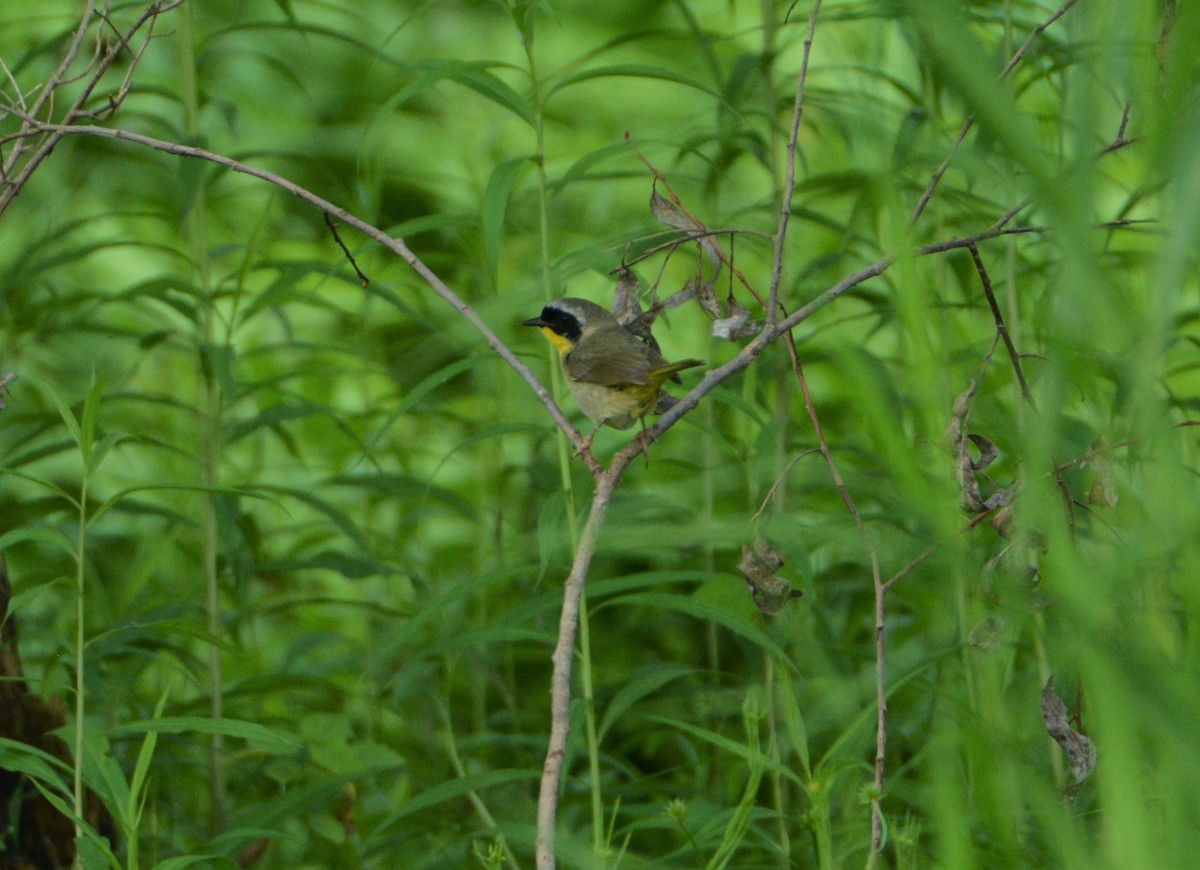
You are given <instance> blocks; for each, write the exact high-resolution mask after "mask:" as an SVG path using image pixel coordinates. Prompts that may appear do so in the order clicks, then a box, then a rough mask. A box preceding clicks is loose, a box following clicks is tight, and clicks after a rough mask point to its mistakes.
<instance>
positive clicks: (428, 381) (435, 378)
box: [363, 353, 492, 456]
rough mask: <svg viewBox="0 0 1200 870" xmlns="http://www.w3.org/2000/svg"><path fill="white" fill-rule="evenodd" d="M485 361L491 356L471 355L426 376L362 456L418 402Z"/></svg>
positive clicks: (392, 414)
mask: <svg viewBox="0 0 1200 870" xmlns="http://www.w3.org/2000/svg"><path fill="white" fill-rule="evenodd" d="M485 359H487V360H490V359H492V355H491V354H484V353H476V354H471V355H470V356H468V357H465V358H464V359H460V360H457V361H455V362H452V363H450V364H449V365H446V366H443V367H442V368H440V369H438V370H437V371H436V372H434V373H433V374H431V375H428V376H427V377H426V378H425V379H424V380H422V381H421V382H420V383H419V384H417V385H416V386H415V387H413V388H412V389H411V390H409V391H408V394H407V395H406V396H405V397H404V401H402V402H401V403H400V404H399V405H398V406H397V407H396V410H394V411H392V413H391V414H389V415H388V418H387V420H386V421H385V422H384V424H383V425H382V426H381V427H379V430H378V431H377V432H376V433H375V434H374V435H372V436H371V439H370V440H369V441H368V442H367V447H366V449H365V450H364V451H363V455H364V456H368V455H370V453H371V452H372V451H373V450H374V449H375V445H376V444H378V443H379V440H380V439H381V438H383V436H384V435H386V434H387V432H388V430H389V429H391V428H392V424H393V423H395V422H396V421H397V420H399V419H400V418H401V417H403V416H404V415H405V414H407V413H408V412H409V411H411V410H412V409H413V408H414V407H416V405H417V403H418V402H420V401H421V400H422V399H424V398H425V397H426V396H427V395H429V394H430V393H432V392H433V391H434V390H436V389H437V388H438V387H440V386H442V385H444V384H446V383H447V382H448V381H451V380H453V379H454V378H456V377H458V376H459V375H461V374H462V373H463V372H465V371H469V370H471V369H473V368H475V367H476V366H478V365H479V363H480V362H481V361H483V360H485Z"/></svg>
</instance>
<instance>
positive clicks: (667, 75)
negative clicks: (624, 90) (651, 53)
mask: <svg viewBox="0 0 1200 870" xmlns="http://www.w3.org/2000/svg"><path fill="white" fill-rule="evenodd" d="M614 77H623V78H624V77H627V78H635V79H657V80H659V81H664V82H673V83H675V84H679V85H685V86H686V87H689V88H694V89H696V90H698V91H700V92H701V93H704V94H708V95H709V96H710V97H716V98H717V99H719V100H721V102H722V103H724V102H725V101H724V99H723V98H722V96H721V94H720V93H719V92H718V91H715V90H713V89H712V88H710V87H709V86H708V85H706V84H704V83H703V82H701V81H700V80H699V79H694V78H692V77H691V76H685V75H683V74H682V73H677V72H675V71H674V70H670V69H666V68H665V67H661V66H651V65H649V64H644V63H620V64H612V65H610V66H599V67H593V68H592V69H586V70H583V71H581V72H577V73H572V74H571V75H569V76H565V77H564V78H561V79H559V80H558V81H557V82H555V83H554V84H553V85H552V86H551V87H550V88H548V89H547V90H546V100H547V101H549V99H550V97H552V96H554V94H556V93H558V92H559V91H561V90H565V89H566V88H569V87H571V86H572V85H577V84H579V83H580V82H587V81H593V80H594V79H603V78H614ZM725 105H726V106H727V107H728V104H725ZM730 108H731V107H730Z"/></svg>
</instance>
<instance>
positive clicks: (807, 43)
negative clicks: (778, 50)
mask: <svg viewBox="0 0 1200 870" xmlns="http://www.w3.org/2000/svg"><path fill="white" fill-rule="evenodd" d="M820 11H821V0H816V2H815V3H814V4H813V10H812V14H811V15H810V16H809V17H808V35H807V36H806V37H805V38H804V57H803V59H802V60H801V62H800V72H799V73H798V74H797V75H796V105H795V108H794V109H793V110H792V132H791V136H790V137H789V138H788V147H787V176H786V177H785V179H784V184H783V203H782V205H781V206H780V209H779V229H778V230H776V232H775V257H774V260H773V261H772V263H771V292H770V294H769V298H770V301H769V302H768V303H767V311H766V315H767V325H768V326H771V325H773V324H774V323H775V321H776V320H778V319H779V285H780V283H781V281H782V280H783V259H784V257H783V246H784V242H785V241H786V240H787V230H788V221H789V220H790V219H791V216H792V195H793V194H794V193H795V190H796V140H797V139H798V138H799V135H800V119H801V118H802V117H803V116H804V84H805V81H806V80H807V79H808V58H809V55H810V54H811V52H812V43H813V35H814V34H815V33H816V30H817V14H818V13H819V12H820Z"/></svg>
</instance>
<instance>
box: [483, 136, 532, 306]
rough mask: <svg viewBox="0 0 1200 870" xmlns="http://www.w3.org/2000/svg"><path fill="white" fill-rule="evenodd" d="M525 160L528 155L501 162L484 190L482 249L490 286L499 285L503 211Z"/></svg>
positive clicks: (526, 161)
mask: <svg viewBox="0 0 1200 870" xmlns="http://www.w3.org/2000/svg"><path fill="white" fill-rule="evenodd" d="M528 162H529V158H528V157H513V158H511V159H509V160H505V161H504V162H503V163H500V164H499V165H497V166H496V167H495V168H494V169H493V170H492V175H491V177H490V178H489V179H488V183H487V189H486V190H485V191H484V192H483V215H482V225H483V253H484V257H485V258H486V259H487V267H488V275H489V276H490V277H491V281H492V286H493V287H497V286H498V281H497V274H496V271H497V267H498V263H499V260H500V239H501V237H502V236H503V234H504V215H505V212H507V211H508V201H509V199H510V198H511V197H512V192H513V188H514V187H515V186H516V184H517V179H518V178H519V177H520V176H521V170H522V169H524V168H525V164H526V163H528Z"/></svg>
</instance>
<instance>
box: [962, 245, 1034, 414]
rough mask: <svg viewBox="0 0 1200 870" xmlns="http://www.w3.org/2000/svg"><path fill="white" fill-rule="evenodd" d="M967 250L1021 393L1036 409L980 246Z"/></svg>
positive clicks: (968, 247)
mask: <svg viewBox="0 0 1200 870" xmlns="http://www.w3.org/2000/svg"><path fill="white" fill-rule="evenodd" d="M967 250H968V251H970V252H971V259H972V260H974V261H975V270H976V271H977V272H978V273H979V281H980V283H982V284H983V295H984V296H985V297H987V303H988V306H989V307H990V308H991V309H992V318H993V319H994V320H995V323H996V332H997V334H999V336H1000V338H1001V339H1002V340H1003V341H1004V347H1005V348H1007V349H1008V357H1009V359H1010V360H1012V364H1013V371H1015V372H1016V374H1017V382H1018V383H1019V384H1020V385H1021V395H1022V396H1024V397H1025V401H1027V402H1028V403H1029V404H1030V406H1031V407H1032V408H1033V409H1034V410H1035V411H1036V410H1037V403H1036V402H1034V401H1033V394H1032V393H1030V392H1029V384H1027V383H1026V382H1025V372H1024V370H1023V369H1022V368H1021V355H1020V354H1019V353H1017V348H1016V346H1015V345H1014V344H1013V340H1012V336H1011V335H1009V334H1008V327H1007V326H1006V325H1005V323H1004V315H1003V314H1001V313H1000V306H999V304H997V302H996V294H995V293H993V292H992V280H991V278H990V277H988V272H987V268H986V267H985V266H984V265H983V258H982V257H980V256H979V247H978V246H977V245H975V244H971V245H968V246H967Z"/></svg>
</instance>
